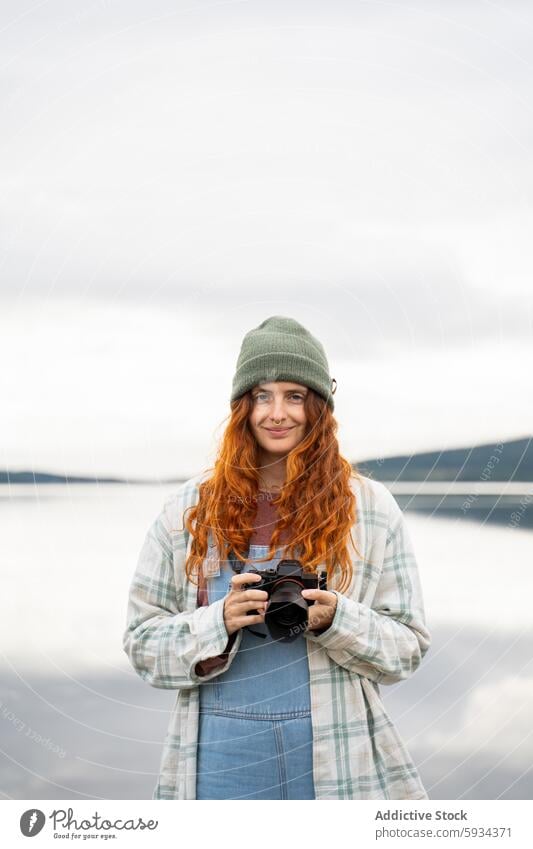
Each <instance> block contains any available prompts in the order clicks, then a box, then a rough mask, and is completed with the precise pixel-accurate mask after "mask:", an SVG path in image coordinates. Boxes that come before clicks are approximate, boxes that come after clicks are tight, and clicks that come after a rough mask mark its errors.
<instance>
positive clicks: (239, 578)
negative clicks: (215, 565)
mask: <svg viewBox="0 0 533 849" xmlns="http://www.w3.org/2000/svg"><path fill="white" fill-rule="evenodd" d="M260 580H261V576H260V575H257V574H256V573H255V572H243V573H241V574H240V575H233V577H232V579H231V589H230V592H229V593H228V595H227V596H226V597H225V599H224V624H225V626H226V631H227V632H228V636H231V634H233V633H234V631H238V630H239V628H245V627H246V626H247V625H254V624H257V623H259V622H264V621H265V610H266V606H267V605H266V601H267V599H268V593H267V591H266V590H252V589H250V590H246V589H243V584H250V583H253V582H257V581H260ZM313 606H314V605H313ZM248 610H259V615H257V614H256V615H254V616H247V612H248Z"/></svg>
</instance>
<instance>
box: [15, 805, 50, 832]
mask: <svg viewBox="0 0 533 849" xmlns="http://www.w3.org/2000/svg"><path fill="white" fill-rule="evenodd" d="M45 819H46V817H45V815H44V814H43V812H42V811H40V810H39V809H38V808H30V809H29V811H24V813H23V814H22V816H21V818H20V830H21V832H22V833H23V835H24V837H35V835H36V834H39V832H40V831H41V829H42V827H43V825H44V823H45Z"/></svg>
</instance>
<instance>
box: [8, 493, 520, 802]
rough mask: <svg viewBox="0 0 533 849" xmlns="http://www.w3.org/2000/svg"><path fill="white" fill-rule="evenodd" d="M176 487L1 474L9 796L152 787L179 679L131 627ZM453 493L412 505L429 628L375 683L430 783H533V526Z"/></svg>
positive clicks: (483, 786)
mask: <svg viewBox="0 0 533 849" xmlns="http://www.w3.org/2000/svg"><path fill="white" fill-rule="evenodd" d="M527 487H529V490H531V485H529V484H524V485H523V488H524V489H525V490H527ZM175 488H176V485H168V486H132V485H71V486H59V487H57V486H53V487H51V486H40V487H36V488H34V487H11V488H8V487H2V491H1V492H0V522H1V527H2V533H1V535H0V563H1V568H2V588H3V593H2V598H3V605H2V616H1V656H2V673H1V680H0V685H1V690H0V700H1V704H0V729H1V734H2V749H3V751H4V752H5V759H4V761H3V766H2V773H1V783H0V789H1V792H3V795H4V797H5V798H40V799H46V798H58V799H66V798H117V799H118V798H124V799H125V798H150V796H151V792H152V788H153V785H154V784H155V778H156V775H157V771H158V764H159V757H160V754H161V748H162V742H163V738H164V734H165V731H166V726H167V722H168V712H169V710H170V709H171V708H172V704H173V701H174V695H175V694H174V693H173V692H172V691H162V690H156V689H154V688H151V687H149V685H147V684H146V683H145V682H144V681H142V680H141V679H140V678H139V677H138V676H137V674H136V673H135V672H134V670H133V669H132V668H131V666H130V665H129V662H128V659H127V658H126V656H125V654H124V652H123V650H122V635H123V632H124V628H125V622H126V605H127V594H128V587H129V583H130V581H131V577H132V574H133V571H134V569H135V565H136V562H137V558H138V555H139V551H140V548H141V546H142V543H143V540H144V537H145V534H146V532H147V530H148V528H149V526H150V525H151V523H152V521H153V519H154V518H155V517H156V516H157V514H158V513H159V511H160V509H161V507H162V504H163V502H164V500H165V498H166V497H167V496H168V495H170V494H171V493H172V492H173V491H174V490H175ZM456 494H457V493H456ZM426 495H428V497H429V495H431V493H426ZM433 495H434V493H433ZM488 495H489V494H488V493H485V494H484V496H483V497H484V498H487V497H488ZM397 497H398V500H399V501H400V503H401V501H402V499H405V497H406V494H405V493H403V494H402V493H398V496H397ZM407 497H409V495H408V494H407ZM463 497H464V494H463ZM492 497H493V500H495V501H498V496H497V495H496V494H494V493H493V494H492ZM515 497H519V494H515ZM477 502H479V499H477ZM439 503H441V502H440V499H439ZM411 504H413V502H411ZM419 506H420V505H419ZM473 506H474V507H479V503H476V504H475V505H473ZM448 508H449V509H448V512H447V513H446V515H441V514H439V512H438V510H437V511H436V512H435V508H434V507H431V506H428V505H427V504H426V510H429V512H426V513H422V512H413V511H411V510H408V511H407V512H406V518H407V522H408V526H409V530H410V532H411V536H412V539H413V542H414V546H415V551H416V554H417V559H418V564H419V569H420V575H421V580H422V586H423V590H424V599H425V604H426V615H427V622H428V626H429V628H430V630H431V632H432V637H433V643H432V646H431V648H430V650H429V652H428V654H427V655H426V657H425V659H424V661H423V663H422V665H421V666H420V668H419V670H418V671H417V672H416V674H415V675H414V676H412V678H411V679H408V680H407V681H404V682H401V683H400V684H396V685H393V686H391V687H390V686H389V687H382V688H381V693H382V697H383V699H384V701H385V704H386V706H387V709H388V710H389V713H390V715H391V716H392V718H393V719H394V721H395V723H396V724H397V727H398V728H399V730H400V731H401V733H402V735H403V736H404V739H405V742H406V744H407V746H408V748H409V750H410V752H411V753H412V755H413V757H414V759H415V762H416V763H417V766H418V768H419V770H420V772H421V775H422V777H423V780H424V783H425V785H426V788H427V789H428V793H429V794H430V797H431V798H436V799H438V798H442V799H460V798H531V797H532V791H533V772H532V764H533V730H532V726H531V719H530V717H531V716H532V715H533V651H532V637H533V633H532V632H533V617H532V614H531V602H530V599H531V598H532V595H533V593H532V591H533V569H532V559H533V531H532V530H531V529H530V528H529V527H528V526H527V525H528V523H527V521H526V522H524V523H523V524H522V523H521V522H518V523H515V524H514V525H513V524H509V522H508V523H507V524H504V523H502V521H501V517H500V521H495V522H492V521H485V520H483V521H475V520H473V518H472V517H473V515H474V514H473V513H472V512H471V511H466V510H464V509H461V505H460V504H458V505H456V507H455V508H450V507H449V505H448ZM484 509H485V508H484ZM521 515H525V511H522V514H521ZM38 738H39V739H38ZM62 752H63V753H64V754H62Z"/></svg>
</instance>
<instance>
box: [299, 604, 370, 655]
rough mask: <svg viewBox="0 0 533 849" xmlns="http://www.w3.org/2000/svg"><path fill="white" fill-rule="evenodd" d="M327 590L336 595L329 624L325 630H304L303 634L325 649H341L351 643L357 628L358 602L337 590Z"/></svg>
mask: <svg viewBox="0 0 533 849" xmlns="http://www.w3.org/2000/svg"><path fill="white" fill-rule="evenodd" d="M329 592H333V593H335V595H336V596H337V606H336V608H335V614H334V616H333V619H332V621H331V624H330V625H329V627H328V628H326V629H325V630H323V629H322V630H320V631H304V636H305V637H306V638H307V639H308V640H311V641H312V642H315V643H319V644H320V645H321V646H324V648H326V649H343V648H346V647H347V646H349V645H350V644H351V643H353V638H354V636H355V635H356V634H357V631H358V629H359V619H360V612H359V604H358V602H355V601H353V600H352V599H350V598H347V597H346V596H345V595H343V594H342V593H340V592H338V591H337V590H330V591H329Z"/></svg>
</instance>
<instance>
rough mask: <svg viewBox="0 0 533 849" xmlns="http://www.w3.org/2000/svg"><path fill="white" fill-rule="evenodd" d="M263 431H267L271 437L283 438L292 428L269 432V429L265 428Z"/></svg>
mask: <svg viewBox="0 0 533 849" xmlns="http://www.w3.org/2000/svg"><path fill="white" fill-rule="evenodd" d="M265 430H267V431H268V433H269V434H270V435H271V436H278V437H281V436H285V434H286V433H288V432H289V431H290V430H292V428H291V427H285V428H283V430H271V429H270V428H269V427H267V428H265Z"/></svg>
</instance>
